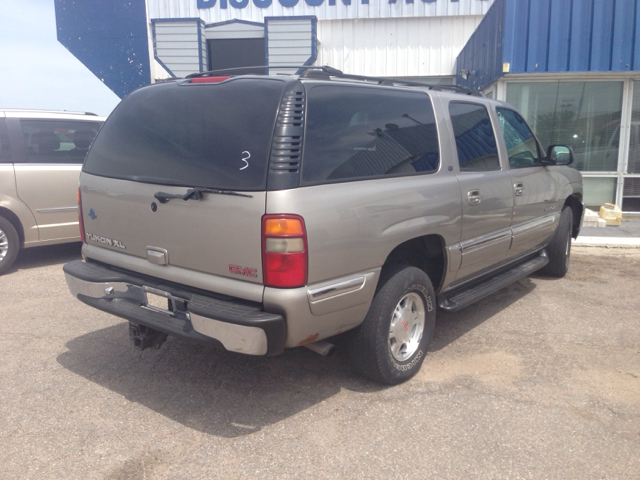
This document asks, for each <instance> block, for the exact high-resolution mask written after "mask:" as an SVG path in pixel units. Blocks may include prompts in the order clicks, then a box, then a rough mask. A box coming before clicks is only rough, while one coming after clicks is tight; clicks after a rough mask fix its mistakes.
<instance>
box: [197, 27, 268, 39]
mask: <svg viewBox="0 0 640 480" xmlns="http://www.w3.org/2000/svg"><path fill="white" fill-rule="evenodd" d="M204 31H205V35H206V36H207V40H216V39H221V38H223V39H230V38H264V25H263V26H258V25H247V24H246V23H227V24H225V25H211V26H207V27H205V30H204Z"/></svg>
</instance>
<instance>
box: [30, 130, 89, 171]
mask: <svg viewBox="0 0 640 480" xmlns="http://www.w3.org/2000/svg"><path fill="white" fill-rule="evenodd" d="M20 125H21V126H22V133H23V135H24V141H25V144H26V146H27V158H28V162H29V163H70V164H74V163H75V164H82V162H83V161H84V157H85V156H86V155H87V151H88V150H89V146H90V145H91V142H93V139H94V138H95V136H96V134H97V133H98V129H99V128H100V123H98V122H74V121H72V120H20Z"/></svg>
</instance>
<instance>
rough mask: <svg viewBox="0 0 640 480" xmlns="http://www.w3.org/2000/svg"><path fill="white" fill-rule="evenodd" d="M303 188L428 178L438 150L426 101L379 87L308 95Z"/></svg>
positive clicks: (315, 90)
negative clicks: (360, 181)
mask: <svg viewBox="0 0 640 480" xmlns="http://www.w3.org/2000/svg"><path fill="white" fill-rule="evenodd" d="M304 142H305V145H304V160H303V163H302V182H303V184H306V185H313V184H319V183H331V182H344V181H348V180H352V179H365V178H379V177H389V176H403V175H416V174H424V173H433V172H435V171H437V170H438V167H439V165H440V147H439V144H438V134H437V130H436V124H435V117H434V114H433V107H432V105H431V98H430V97H429V96H428V95H427V94H425V93H423V92H405V91H400V90H391V89H382V88H379V87H361V86H358V87H353V86H315V87H312V88H311V89H310V90H309V94H308V108H307V122H306V131H305V137H304Z"/></svg>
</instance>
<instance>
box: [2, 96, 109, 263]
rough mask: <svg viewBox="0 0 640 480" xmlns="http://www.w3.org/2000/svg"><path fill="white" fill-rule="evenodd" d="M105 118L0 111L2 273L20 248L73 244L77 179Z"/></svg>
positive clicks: (76, 225)
mask: <svg viewBox="0 0 640 480" xmlns="http://www.w3.org/2000/svg"><path fill="white" fill-rule="evenodd" d="M103 122H104V118H103V117H98V116H96V115H93V114H87V113H72V112H53V111H40V110H9V109H6V110H0V274H2V273H5V272H6V271H7V270H8V269H9V268H11V265H12V264H13V262H14V261H15V259H16V257H17V255H18V251H19V250H20V249H21V248H29V247H35V246H40V245H52V244H56V243H65V242H77V241H79V240H80V234H79V229H78V208H77V189H78V176H79V175H80V169H81V167H82V162H83V161H84V158H85V156H86V154H87V151H88V149H89V146H90V145H91V142H93V139H94V138H95V136H96V134H97V133H98V130H99V129H100V126H101V125H102V123H103Z"/></svg>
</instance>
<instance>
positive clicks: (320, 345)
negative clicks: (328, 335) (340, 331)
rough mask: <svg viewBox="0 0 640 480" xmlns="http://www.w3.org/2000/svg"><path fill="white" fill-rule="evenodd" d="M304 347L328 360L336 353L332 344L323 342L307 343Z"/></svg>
mask: <svg viewBox="0 0 640 480" xmlns="http://www.w3.org/2000/svg"><path fill="white" fill-rule="evenodd" d="M305 347H307V348H308V349H309V350H313V351H314V352H316V353H319V354H320V355H323V356H325V357H328V358H330V357H333V356H334V355H335V354H336V352H337V351H338V348H337V347H336V346H335V345H334V344H333V343H329V342H325V341H324V340H318V341H317V342H313V343H309V344H307V345H305Z"/></svg>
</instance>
